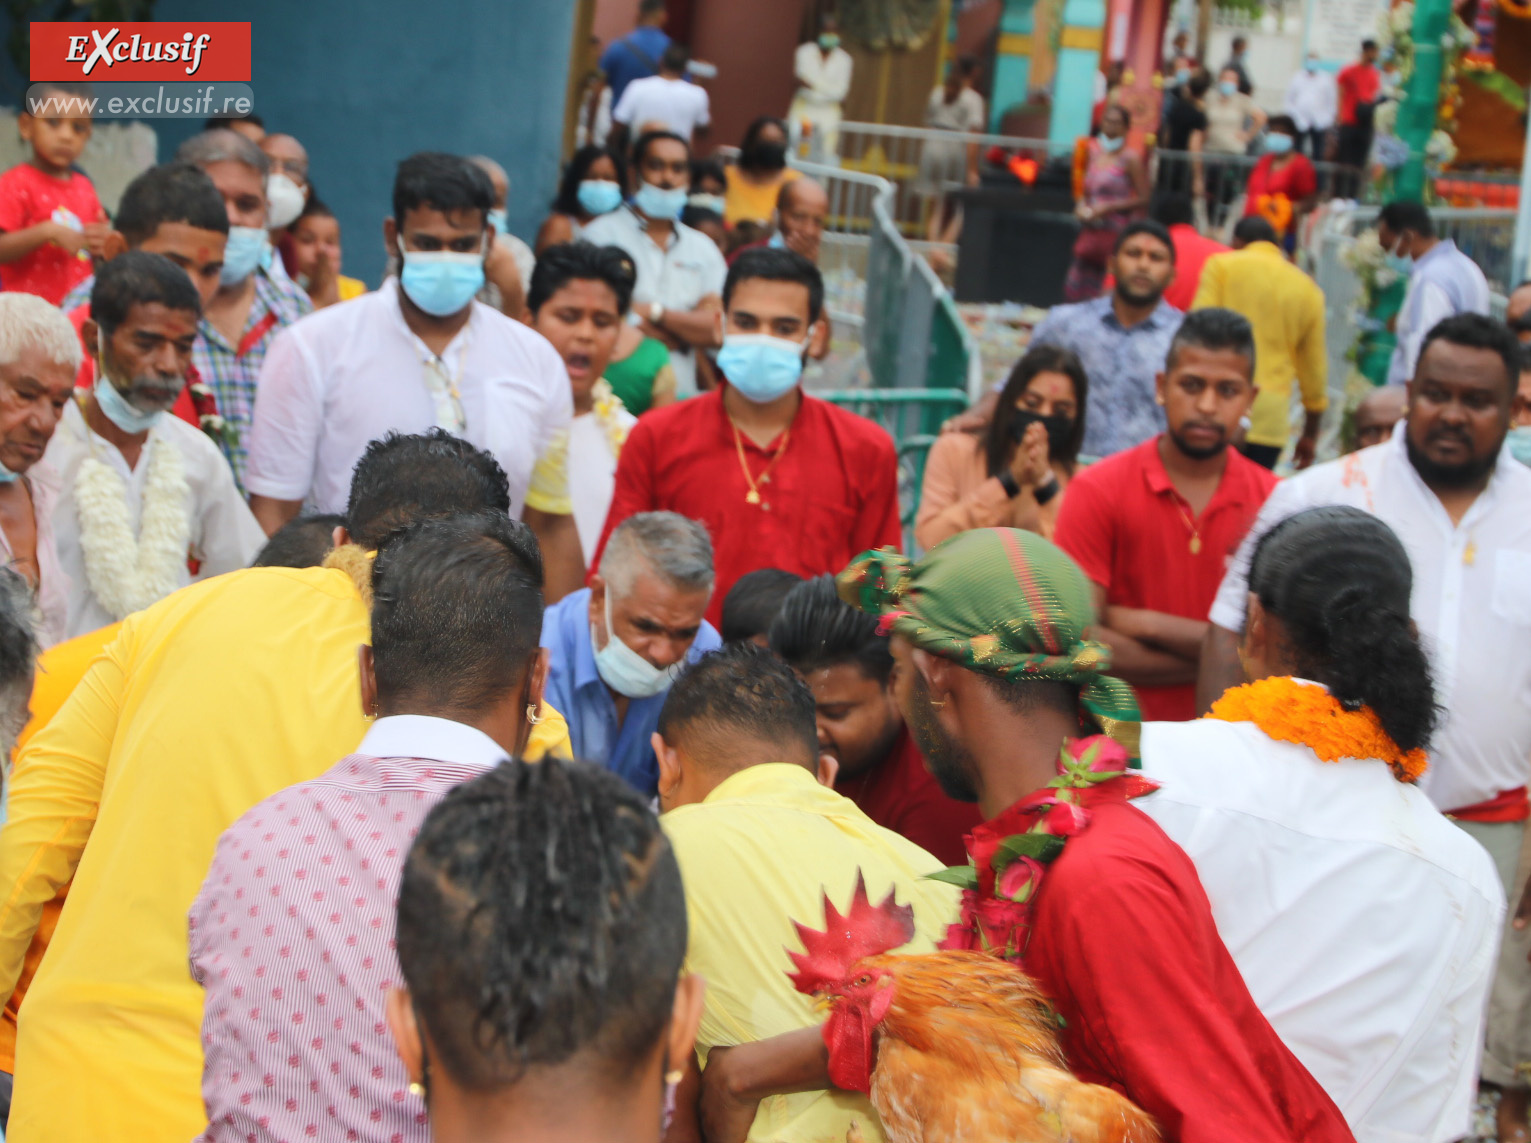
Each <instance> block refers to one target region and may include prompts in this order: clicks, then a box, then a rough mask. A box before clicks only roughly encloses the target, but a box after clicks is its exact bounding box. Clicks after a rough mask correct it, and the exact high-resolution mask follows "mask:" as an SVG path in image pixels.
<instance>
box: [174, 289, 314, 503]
mask: <svg viewBox="0 0 1531 1143" xmlns="http://www.w3.org/2000/svg"><path fill="white" fill-rule="evenodd" d="M313 310H314V305H313V303H312V302H310V301H309V300H308V295H307V294H305V293H304V292H303V291H302V289H301V288H299V286H298V285H297V283H295V282H293V281H292V280H291V279H289V278H287V277H286V276H285V275H284V276H282V277H277V276H275V275H271V274H268V273H267V272H266V271H265V270H256V271H255V298H254V299H253V300H252V301H251V303H250V316H249V318H248V319H246V321H245V332H244V336H243V337H242V339H241V343H240V345H238V346H235V345H230V344H229V343H228V342H227V341H226V340H224V337H223V335H222V334H221V333H219V332H218V331H217V330H216V329H214V328H213V327H212V326H211V325H210V324H208V321H207V319H206V318H204V319H203V320H202V322H201V323H200V324H199V325H198V327H197V342H196V345H194V346H193V347H192V351H191V359H192V362H193V363H194V364H195V365H196V367H197V369H198V371H199V372H200V373H201V374H202V376H203V378H204V379H205V380H206V382H207V383H208V384H209V385H210V386H212V390H213V394H214V395H215V396H216V397H217V398H218V411H219V412H220V413H221V414H222V415H223V419H224V420H225V421H226V422H227V423H228V427H229V433H228V435H227V438H226V440H225V442H224V445H223V453H224V455H225V456H227V457H228V458H229V466H230V467H231V468H233V470H234V480H235V482H236V483H237V484H238V485H239V490H240V491H241V492H243V491H244V476H245V460H246V457H247V451H246V449H247V446H248V442H249V437H250V423H251V420H252V419H253V416H254V411H255V380H256V378H257V377H259V376H260V367H261V363H262V362H263V361H265V360H266V350H267V349H268V348H270V346H271V339H272V338H274V337H275V336H276V335H277V334H278V333H280V332H281V331H282V330H284V329H286V328H287V327H288V326H290V325H291V324H292V323H293V322H295V321H297V320H298V319H299V318H300V317H303V316H304V315H305V314H309V313H312V312H313ZM241 348H242V349H243V352H242V353H241V352H240V349H241Z"/></svg>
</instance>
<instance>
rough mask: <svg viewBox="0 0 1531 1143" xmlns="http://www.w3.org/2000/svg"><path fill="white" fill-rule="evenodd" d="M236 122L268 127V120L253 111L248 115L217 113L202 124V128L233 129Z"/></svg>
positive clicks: (211, 129) (262, 128)
mask: <svg viewBox="0 0 1531 1143" xmlns="http://www.w3.org/2000/svg"><path fill="white" fill-rule="evenodd" d="M236 123H254V124H255V125H256V126H257V127H259V128H260V129H261V130H262V131H264V130H265V129H266V121H265V120H264V119H262V118H261V117H260V116H259V115H257V114H255V112H253V111H252V112H250V114H248V115H215V116H213V117H212V118H211V119H208V120H206V121H205V122H204V123H203V124H202V130H204V131H219V130H223V131H232V130H233V129H234V124H236Z"/></svg>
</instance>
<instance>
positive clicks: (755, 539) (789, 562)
mask: <svg viewBox="0 0 1531 1143" xmlns="http://www.w3.org/2000/svg"><path fill="white" fill-rule="evenodd" d="M790 432H791V434H792V435H791V440H790V441H789V442H788V445H787V450H786V452H784V453H783V454H782V456H781V459H780V460H779V461H777V462H776V465H775V467H774V468H772V469H771V471H770V480H769V481H767V482H765V483H761V484H760V493H761V503H759V504H749V503H747V502H746V501H745V496H746V494H747V493H748V492H749V485H748V484H747V483H746V482H745V479H744V472H743V469H742V468H741V467H740V464H739V451H738V445H737V444H736V443H735V440H734V433H733V426H732V425H731V423H730V422H729V419H728V414H727V413H726V412H725V411H724V409H723V390H722V389H716V390H713V391H712V392H710V393H704V394H703V395H701V396H700V397H693V398H691V399H690V400H687V401H680V402H677V403H676V404H673V405H667V406H665V407H664V408H660V409H655V410H653V411H652V412H649V413H646V414H644V415H643V417H641V418H640V419H639V421H638V423H637V424H636V425H634V426H633V430H632V433H631V434H630V435H629V436H628V438H627V443H626V444H624V445H623V446H622V457H621V459H620V460H619V461H618V462H617V477H616V480H617V484H616V490H615V491H614V492H613V494H612V498H611V509H610V511H609V512H608V513H607V515H606V528H605V530H604V531H603V532H602V533H601V542H600V544H599V545H598V546H597V548H596V552H595V556H594V558H592V559H591V561H590V567H591V569H592V570H594V569H595V568H597V567H599V566H600V562H601V553H602V552H603V551H605V549H606V538H607V537H608V536H609V535H611V530H612V529H613V528H615V527H616V526H617V525H618V524H620V523H621V522H622V521H623V520H626V519H627V518H628V517H629V516H632V515H635V514H636V513H638V512H654V511H659V510H668V511H671V512H679V513H680V514H681V515H682V516H687V517H689V518H690V519H692V520H699V521H701V522H702V523H703V524H705V525H706V526H707V531H708V532H709V533H710V534H711V536H712V546H713V566H714V568H715V569H716V572H717V579H716V582H715V583H714V584H713V588H712V600H711V602H710V603H708V605H707V618H708V619H709V620H710V621H711V622H712V624H713V626H714V627H716V626H718V625H719V624H720V623H721V621H722V610H723V597H724V596H726V595H727V594H728V589H729V588H731V587H733V585H734V583H735V581H737V580H738V578H739V577H740V576H742V575H744V574H745V573H746V572H752V571H755V570H756V569H757V568H781V569H782V570H783V571H789V572H794V573H796V574H797V575H800V576H805V577H808V576H816V575H824V574H826V573H835V572H839V571H841V570H842V569H843V568H844V567H845V566H846V564H848V563H850V562H851V560H852V558H854V557H855V556H857V555H860V554H861V553H862V552H864V551H866V550H867V549H868V548H880V547H883V546H885V545H892V546H894V547H898V546H900V531H899V522H898V462H897V459H896V457H895V454H894V451H893V440H892V438H891V437H889V436H888V434H887V432H885V431H884V430H883V429H882V428H881V427H879V426H878V425H875V424H873V423H872V422H871V421H869V420H867V419H866V418H865V417H859V416H857V415H856V414H854V413H848V412H846V411H845V410H844V409H839V408H836V407H835V406H834V405H831V404H829V403H828V402H827V401H821V400H819V399H818V398H816V397H810V396H807V395H806V394H805V395H804V397H803V402H802V405H801V406H800V407H799V408H798V411H797V417H796V418H795V419H794V420H793V422H792V427H791V430H790ZM739 439H740V440H741V441H742V442H743V446H744V457H745V463H747V464H748V465H749V469H750V474H751V475H752V476H753V477H754V479H755V480H756V482H757V483H759V482H760V479H761V474H762V473H764V472H765V470H766V466H767V465H769V464H770V463H771V458H772V457H773V456H774V455H775V453H776V448H777V446H778V445H779V444H780V440H779V439H778V440H774V441H772V442H771V443H770V444H769V445H768V446H767V447H766V448H760V447H759V446H757V445H755V444H754V443H753V442H751V441H750V439H749V438H748V437H745V436H743V435H742V434H741V435H740V438H739Z"/></svg>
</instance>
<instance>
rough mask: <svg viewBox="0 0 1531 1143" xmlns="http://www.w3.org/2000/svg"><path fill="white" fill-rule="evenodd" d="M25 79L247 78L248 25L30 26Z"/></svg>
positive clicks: (169, 23) (164, 80)
mask: <svg viewBox="0 0 1531 1143" xmlns="http://www.w3.org/2000/svg"><path fill="white" fill-rule="evenodd" d="M31 64H32V66H31V80H32V82H33V83H37V82H39V81H42V80H50V81H55V82H67V81H70V80H73V81H76V82H79V81H94V82H98V83H99V82H104V81H105V82H115V81H118V80H122V81H137V80H158V81H160V82H167V83H168V82H180V83H186V82H188V81H190V82H202V81H216V82H248V81H249V79H250V25H249V24H248V23H239V22H235V21H215V22H208V21H200V22H197V23H175V22H166V23H159V22H145V21H140V22H128V23H121V24H103V23H73V22H70V23H65V22H47V23H34V24H33V25H32V51H31Z"/></svg>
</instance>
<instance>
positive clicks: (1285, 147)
mask: <svg viewBox="0 0 1531 1143" xmlns="http://www.w3.org/2000/svg"><path fill="white" fill-rule="evenodd" d="M1265 149H1266V151H1268V152H1269V153H1270V154H1272V155H1285V154H1286V153H1287V152H1289V151H1290V150H1291V149H1292V137H1291V136H1290V135H1282V134H1280V133H1275V134H1271V135H1267V136H1266V137H1265Z"/></svg>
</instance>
